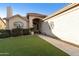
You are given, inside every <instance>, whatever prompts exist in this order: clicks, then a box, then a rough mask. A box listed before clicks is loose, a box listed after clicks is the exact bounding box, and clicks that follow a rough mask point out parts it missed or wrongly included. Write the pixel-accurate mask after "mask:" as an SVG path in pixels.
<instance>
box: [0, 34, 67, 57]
mask: <svg viewBox="0 0 79 59" xmlns="http://www.w3.org/2000/svg"><path fill="white" fill-rule="evenodd" d="M0 55H2V56H4V55H6V56H7V55H9V56H68V54H67V53H65V52H63V51H61V50H60V49H58V48H56V47H55V46H52V45H51V44H50V43H48V42H46V41H44V40H43V39H41V38H39V37H38V36H36V35H26V36H18V37H9V38H4V39H3V38H2V39H0Z"/></svg>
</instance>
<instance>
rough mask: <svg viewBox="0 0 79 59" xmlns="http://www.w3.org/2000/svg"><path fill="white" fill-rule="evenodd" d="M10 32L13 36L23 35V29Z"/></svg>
mask: <svg viewBox="0 0 79 59" xmlns="http://www.w3.org/2000/svg"><path fill="white" fill-rule="evenodd" d="M10 32H11V36H19V35H22V34H23V29H21V28H16V29H12V30H11V31H10Z"/></svg>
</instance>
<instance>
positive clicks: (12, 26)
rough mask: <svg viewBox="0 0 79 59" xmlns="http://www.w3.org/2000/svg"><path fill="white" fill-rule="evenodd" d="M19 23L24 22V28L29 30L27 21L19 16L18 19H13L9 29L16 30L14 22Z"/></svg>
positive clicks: (10, 21)
mask: <svg viewBox="0 0 79 59" xmlns="http://www.w3.org/2000/svg"><path fill="white" fill-rule="evenodd" d="M18 21H20V22H22V23H23V24H24V26H23V28H24V29H27V28H28V24H27V21H26V20H24V19H23V18H21V17H18V16H17V17H14V18H11V19H10V20H9V28H8V29H10V30H11V29H13V28H15V27H14V22H18Z"/></svg>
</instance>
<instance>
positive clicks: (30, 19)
mask: <svg viewBox="0 0 79 59" xmlns="http://www.w3.org/2000/svg"><path fill="white" fill-rule="evenodd" d="M36 18H37V19H41V20H42V19H43V18H41V17H36V16H29V28H32V27H33V20H34V19H36Z"/></svg>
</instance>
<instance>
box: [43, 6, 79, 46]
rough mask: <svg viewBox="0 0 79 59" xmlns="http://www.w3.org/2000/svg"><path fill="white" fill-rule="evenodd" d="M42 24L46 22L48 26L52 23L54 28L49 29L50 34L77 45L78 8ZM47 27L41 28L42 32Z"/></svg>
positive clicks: (78, 37) (78, 35)
mask: <svg viewBox="0 0 79 59" xmlns="http://www.w3.org/2000/svg"><path fill="white" fill-rule="evenodd" d="M44 22H48V23H49V24H51V23H52V22H54V27H53V28H51V33H53V34H55V35H56V36H57V37H59V38H60V39H61V40H64V41H67V42H70V43H73V44H76V45H79V6H78V7H75V8H73V9H71V10H69V11H66V12H64V13H62V14H60V15H58V16H55V17H51V18H49V19H47V20H46V21H44ZM44 22H43V23H44ZM52 25H53V24H52ZM42 26H45V25H42ZM47 27H48V26H46V27H44V28H43V27H42V28H43V31H44V30H46V29H47ZM47 31H48V30H46V31H44V32H45V33H47ZM47 34H49V33H47Z"/></svg>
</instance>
